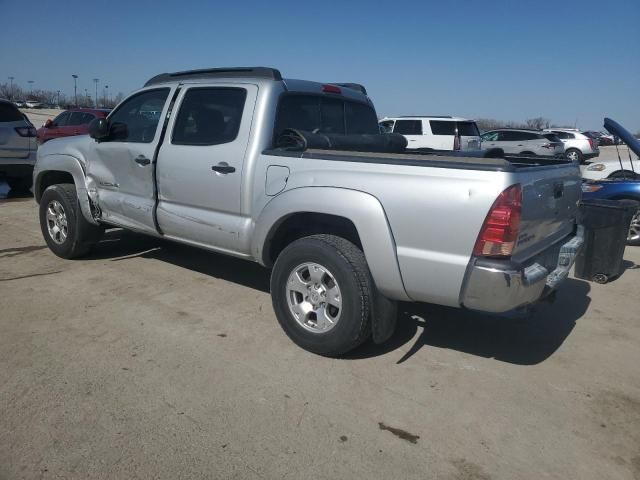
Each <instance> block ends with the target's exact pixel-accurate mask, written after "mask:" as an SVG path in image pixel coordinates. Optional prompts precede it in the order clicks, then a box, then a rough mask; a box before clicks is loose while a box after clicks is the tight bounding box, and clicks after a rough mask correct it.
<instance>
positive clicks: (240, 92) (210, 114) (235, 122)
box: [171, 87, 247, 145]
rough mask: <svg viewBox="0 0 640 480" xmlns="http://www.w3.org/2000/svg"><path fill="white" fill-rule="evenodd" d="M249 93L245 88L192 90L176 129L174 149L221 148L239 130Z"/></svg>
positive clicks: (173, 137) (184, 103) (179, 115)
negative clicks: (195, 146) (193, 146)
mask: <svg viewBox="0 0 640 480" xmlns="http://www.w3.org/2000/svg"><path fill="white" fill-rule="evenodd" d="M246 98H247V91H246V90H245V89H244V88H227V87H203V88H191V89H189V90H188V91H187V93H186V94H185V95H184V99H183V100H182V105H180V111H179V112H178V116H177V118H176V123H175V126H174V127H173V136H172V138H171V143H173V144H174V145H220V144H223V143H229V142H233V141H234V140H235V139H236V137H237V136H238V131H239V130H240V121H241V120H242V112H243V110H244V104H245V100H246Z"/></svg>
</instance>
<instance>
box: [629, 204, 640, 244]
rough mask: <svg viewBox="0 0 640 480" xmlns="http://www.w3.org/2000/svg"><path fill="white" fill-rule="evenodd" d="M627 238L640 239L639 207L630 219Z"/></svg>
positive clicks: (631, 239)
mask: <svg viewBox="0 0 640 480" xmlns="http://www.w3.org/2000/svg"><path fill="white" fill-rule="evenodd" d="M627 240H629V241H634V242H635V241H638V240H640V208H639V209H638V210H636V213H635V215H634V216H633V218H632V219H631V225H630V226H629V234H628V235H627Z"/></svg>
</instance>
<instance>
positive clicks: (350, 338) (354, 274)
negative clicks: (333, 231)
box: [271, 235, 375, 357]
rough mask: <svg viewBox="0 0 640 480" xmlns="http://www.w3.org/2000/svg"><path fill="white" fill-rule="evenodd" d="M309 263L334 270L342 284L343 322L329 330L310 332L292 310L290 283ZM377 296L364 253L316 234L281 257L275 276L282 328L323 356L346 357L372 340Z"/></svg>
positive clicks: (274, 289) (273, 289) (275, 297)
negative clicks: (292, 277) (374, 303)
mask: <svg viewBox="0 0 640 480" xmlns="http://www.w3.org/2000/svg"><path fill="white" fill-rule="evenodd" d="M307 262H314V263H317V264H319V265H321V266H323V267H325V268H327V269H328V270H330V271H331V272H332V274H333V275H334V276H335V279H336V281H337V283H338V285H339V286H340V291H341V297H342V305H341V313H340V318H339V320H338V321H337V323H336V324H335V326H334V327H333V328H332V329H331V330H329V331H327V332H322V333H317V332H310V331H308V330H306V329H305V328H303V327H302V326H301V325H300V324H299V323H298V321H297V320H296V319H295V318H294V316H293V314H292V313H291V310H290V308H289V304H288V299H287V280H288V278H289V275H290V274H291V273H292V272H293V270H294V269H295V268H296V267H298V266H299V265H301V264H304V263H307ZM374 292H375V289H374V284H373V280H372V278H371V273H370V272H369V267H368V266H367V261H366V259H365V257H364V254H363V253H362V251H361V250H360V249H359V248H358V247H356V246H355V245H354V244H353V243H351V242H349V241H348V240H345V239H344V238H341V237H336V236H334V235H312V236H309V237H304V238H301V239H299V240H296V241H294V242H292V243H291V244H290V245H288V246H287V247H286V248H285V249H284V250H283V251H282V252H281V253H280V255H279V256H278V258H277V260H276V263H275V266H274V268H273V271H272V273H271V299H272V302H273V309H274V310H275V313H276V317H277V319H278V322H279V323H280V326H281V327H282V329H283V330H284V331H285V333H286V334H287V335H288V336H289V338H291V340H293V342H294V343H295V344H296V345H298V346H300V347H302V348H303V349H305V350H307V351H309V352H313V353H317V354H319V355H325V356H331V357H335V356H339V355H342V354H344V353H347V352H348V351H350V350H353V349H354V348H356V347H358V346H359V345H360V344H362V343H363V342H364V341H365V340H367V339H368V338H369V337H370V336H371V325H370V320H369V317H370V313H371V308H372V302H373V300H374V299H373V295H374Z"/></svg>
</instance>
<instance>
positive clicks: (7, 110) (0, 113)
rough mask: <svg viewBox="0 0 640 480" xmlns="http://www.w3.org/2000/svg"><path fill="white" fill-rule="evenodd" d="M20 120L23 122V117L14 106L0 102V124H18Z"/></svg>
mask: <svg viewBox="0 0 640 480" xmlns="http://www.w3.org/2000/svg"><path fill="white" fill-rule="evenodd" d="M20 120H24V117H23V116H22V113H20V110H18V108H17V107H16V106H14V105H12V104H11V103H7V102H0V122H19V121H20Z"/></svg>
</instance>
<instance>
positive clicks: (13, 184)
mask: <svg viewBox="0 0 640 480" xmlns="http://www.w3.org/2000/svg"><path fill="white" fill-rule="evenodd" d="M32 183H33V180H32V179H31V177H28V178H27V177H9V178H7V184H8V185H9V188H10V189H11V193H26V192H28V191H29V189H30V188H31V185H32Z"/></svg>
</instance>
